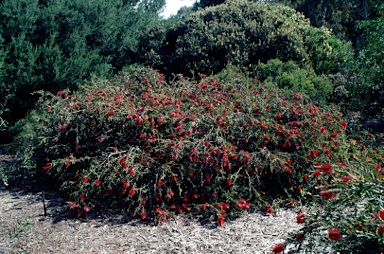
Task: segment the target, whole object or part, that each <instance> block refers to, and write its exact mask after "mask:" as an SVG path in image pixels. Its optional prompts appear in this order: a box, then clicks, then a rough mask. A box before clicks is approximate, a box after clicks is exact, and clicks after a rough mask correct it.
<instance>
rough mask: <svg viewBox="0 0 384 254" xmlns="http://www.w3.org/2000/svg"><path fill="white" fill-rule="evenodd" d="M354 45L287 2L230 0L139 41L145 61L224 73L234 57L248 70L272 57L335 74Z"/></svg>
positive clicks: (189, 71)
mask: <svg viewBox="0 0 384 254" xmlns="http://www.w3.org/2000/svg"><path fill="white" fill-rule="evenodd" d="M350 50H351V48H350V46H349V45H347V44H344V43H342V42H341V41H338V40H337V39H336V37H334V36H333V35H332V34H331V33H330V31H328V30H326V29H315V28H312V27H310V24H309V20H307V19H305V18H304V16H303V15H302V14H300V13H297V12H296V11H295V10H293V9H291V8H288V7H284V6H281V5H272V4H262V3H252V2H249V1H236V2H235V1H230V2H226V3H224V4H220V5H217V6H214V7H208V8H205V9H204V10H200V11H197V12H195V13H192V14H190V15H189V16H188V17H186V18H185V19H183V20H182V21H181V22H179V23H178V24H175V25H174V26H171V27H170V28H163V27H155V28H151V29H150V30H149V31H148V32H147V33H146V34H145V35H144V36H143V37H141V39H140V43H139V51H138V53H139V55H140V56H141V57H142V58H141V61H142V62H143V63H145V64H149V65H151V66H154V67H156V68H158V69H160V70H162V71H164V72H166V73H168V74H171V73H175V74H177V73H182V74H183V75H188V76H193V75H195V76H196V77H197V76H198V73H207V74H216V73H219V72H220V71H221V70H222V69H223V68H225V66H226V65H227V64H228V63H229V62H230V63H232V64H233V65H237V66H239V67H241V69H242V71H243V72H246V71H250V70H252V69H253V68H254V67H255V66H256V65H258V64H259V63H266V62H267V61H268V60H270V59H275V58H278V59H280V60H281V61H284V62H285V61H289V60H292V61H295V62H296V63H298V64H299V65H300V66H302V65H309V66H312V68H314V69H315V71H316V73H318V74H321V73H335V72H337V67H339V66H340V65H342V64H343V63H344V62H346V61H347V60H348V59H346V57H349V55H348V53H347V52H349V51H350Z"/></svg>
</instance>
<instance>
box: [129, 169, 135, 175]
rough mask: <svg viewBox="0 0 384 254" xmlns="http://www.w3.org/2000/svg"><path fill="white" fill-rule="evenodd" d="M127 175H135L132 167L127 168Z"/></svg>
mask: <svg viewBox="0 0 384 254" xmlns="http://www.w3.org/2000/svg"><path fill="white" fill-rule="evenodd" d="M129 175H130V176H132V177H134V176H135V175H136V173H135V169H134V168H133V167H129Z"/></svg>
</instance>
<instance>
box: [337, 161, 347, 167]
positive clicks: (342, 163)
mask: <svg viewBox="0 0 384 254" xmlns="http://www.w3.org/2000/svg"><path fill="white" fill-rule="evenodd" d="M337 165H339V166H340V167H346V166H347V163H346V162H339V163H337Z"/></svg>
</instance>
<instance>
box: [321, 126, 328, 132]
mask: <svg viewBox="0 0 384 254" xmlns="http://www.w3.org/2000/svg"><path fill="white" fill-rule="evenodd" d="M326 131H327V128H325V127H324V126H323V127H321V128H320V133H321V134H323V133H325V132H326Z"/></svg>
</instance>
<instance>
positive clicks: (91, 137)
mask: <svg viewBox="0 0 384 254" xmlns="http://www.w3.org/2000/svg"><path fill="white" fill-rule="evenodd" d="M201 78H202V79H201V81H199V82H196V81H189V80H187V79H184V78H183V77H182V76H179V77H178V78H177V80H175V81H174V82H173V83H170V84H168V83H166V82H165V81H164V76H163V75H162V74H160V73H158V72H156V71H155V70H151V69H140V70H137V72H136V74H135V75H121V76H120V77H119V78H116V79H115V80H112V81H108V80H94V81H92V82H91V83H89V84H86V85H84V88H83V89H82V91H80V92H73V93H70V92H69V91H60V92H59V93H58V94H57V95H52V94H49V93H43V94H42V96H41V99H40V101H39V104H38V108H37V110H40V111H41V112H43V111H44V112H45V113H44V117H42V119H39V120H38V121H37V120H35V123H38V124H32V125H30V126H36V128H35V129H34V132H33V133H34V135H35V137H38V139H33V140H35V142H34V143H33V144H30V146H28V147H27V145H26V144H28V143H26V142H27V141H26V140H25V139H24V140H23V139H21V140H23V142H24V143H22V144H20V145H19V146H20V147H22V149H26V150H28V149H30V147H33V149H34V151H35V153H34V154H33V158H34V160H35V161H36V163H37V170H40V171H41V172H44V173H45V174H48V175H50V176H51V177H53V179H56V180H57V181H59V182H60V183H61V186H62V189H63V190H64V191H65V192H67V193H68V194H69V195H70V208H71V209H74V210H76V211H79V212H80V211H82V212H81V213H83V212H84V211H85V212H87V211H89V210H90V209H112V208H113V209H121V210H122V211H124V212H126V213H128V214H130V215H132V216H140V217H141V218H143V219H150V218H155V219H156V220H160V221H163V220H166V219H167V218H168V217H169V216H171V215H172V214H174V213H183V212H195V213H200V215H201V216H203V217H204V216H212V215H215V216H216V218H217V219H218V223H219V224H220V225H222V224H223V223H224V221H225V219H226V218H228V217H231V216H235V215H236V214H238V213H240V212H242V211H244V210H247V209H249V208H250V207H251V206H253V207H268V209H267V210H268V211H271V212H273V210H272V208H271V206H270V204H269V203H271V200H273V199H274V198H290V199H299V198H304V199H305V198H311V196H312V195H313V193H314V192H316V191H317V190H316V189H315V187H316V186H317V185H318V184H319V183H323V184H325V183H326V182H327V181H328V178H327V177H325V176H324V177H322V178H321V180H320V179H319V178H318V177H317V176H316V175H314V174H313V172H314V170H315V171H316V170H321V171H322V172H323V171H324V172H323V173H324V175H327V174H331V173H329V172H326V170H327V169H326V166H324V165H328V164H330V165H334V163H336V162H339V161H343V160H344V157H345V156H347V155H346V149H347V148H345V146H344V143H345V140H346V136H345V133H344V132H345V128H346V126H347V122H345V121H343V119H342V118H341V114H340V113H338V112H337V110H336V109H334V108H329V109H328V110H323V109H321V108H319V107H317V106H315V105H313V104H311V103H309V102H308V100H307V99H306V98H305V97H303V96H301V95H299V94H296V93H293V92H292V93H286V92H285V94H280V92H279V90H278V89H277V88H273V87H270V88H267V87H262V86H261V85H260V84H259V83H258V82H257V81H256V80H249V79H245V78H242V76H240V75H235V76H228V77H227V79H226V80H222V81H219V80H218V79H216V78H214V77H205V76H202V77H201ZM34 115H35V116H36V114H34ZM31 140H32V139H31ZM21 153H22V151H21ZM323 167H324V168H323ZM333 174H337V169H334V170H333V171H332V175H333Z"/></svg>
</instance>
